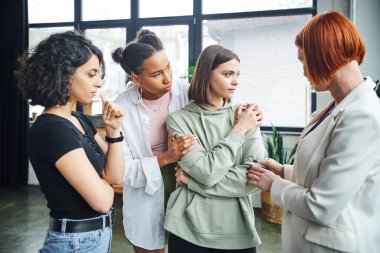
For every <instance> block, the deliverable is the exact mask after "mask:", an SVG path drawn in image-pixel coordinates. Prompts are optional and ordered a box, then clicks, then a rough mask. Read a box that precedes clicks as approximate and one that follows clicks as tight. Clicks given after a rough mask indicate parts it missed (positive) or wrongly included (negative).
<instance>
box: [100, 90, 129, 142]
mask: <svg viewBox="0 0 380 253" xmlns="http://www.w3.org/2000/svg"><path fill="white" fill-rule="evenodd" d="M100 98H101V99H102V111H103V113H102V118H103V122H104V128H105V130H106V133H107V136H109V137H117V136H119V135H120V125H121V123H122V122H123V119H124V112H123V111H122V110H121V108H120V107H119V106H118V105H116V104H114V103H112V102H110V101H108V100H106V98H105V97H104V96H103V95H100Z"/></svg>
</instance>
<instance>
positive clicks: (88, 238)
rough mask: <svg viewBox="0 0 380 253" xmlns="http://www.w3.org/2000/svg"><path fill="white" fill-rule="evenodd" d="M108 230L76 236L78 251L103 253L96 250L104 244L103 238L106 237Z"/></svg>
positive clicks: (82, 252)
mask: <svg viewBox="0 0 380 253" xmlns="http://www.w3.org/2000/svg"><path fill="white" fill-rule="evenodd" d="M105 232H106V229H104V230H95V231H91V232H84V233H78V234H76V247H75V248H76V250H77V252H81V253H84V252H101V251H98V250H97V249H96V248H97V247H99V246H101V243H103V241H105V240H102V239H103V238H102V237H103V236H105V234H104V233H105Z"/></svg>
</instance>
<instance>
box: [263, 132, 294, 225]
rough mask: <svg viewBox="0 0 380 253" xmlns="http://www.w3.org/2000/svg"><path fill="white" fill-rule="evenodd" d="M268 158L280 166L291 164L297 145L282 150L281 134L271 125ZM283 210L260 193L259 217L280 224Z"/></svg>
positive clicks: (267, 194)
mask: <svg viewBox="0 0 380 253" xmlns="http://www.w3.org/2000/svg"><path fill="white" fill-rule="evenodd" d="M266 144H267V150H268V157H269V158H272V159H274V160H276V161H277V162H279V163H281V164H293V162H294V155H295V153H296V150H297V144H296V145H295V146H294V147H293V149H292V150H291V151H290V153H288V151H287V150H286V149H285V148H284V141H283V136H282V134H281V133H280V132H279V131H278V130H277V129H276V127H274V126H273V125H272V135H271V136H270V137H269V138H266ZM283 212H284V210H283V208H282V207H281V206H279V205H277V204H276V203H274V202H273V201H272V198H271V196H270V193H269V192H264V191H261V212H260V217H261V218H262V219H264V220H266V221H269V222H271V223H275V224H281V221H282V215H283Z"/></svg>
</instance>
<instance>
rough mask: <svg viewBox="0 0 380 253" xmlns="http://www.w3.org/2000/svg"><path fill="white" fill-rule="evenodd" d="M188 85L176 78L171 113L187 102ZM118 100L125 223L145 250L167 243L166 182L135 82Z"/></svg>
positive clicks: (131, 238)
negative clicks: (165, 228) (121, 111)
mask: <svg viewBox="0 0 380 253" xmlns="http://www.w3.org/2000/svg"><path fill="white" fill-rule="evenodd" d="M188 87H189V85H188V84H187V83H185V82H182V81H174V82H173V85H172V90H171V92H172V97H171V101H170V103H169V113H171V112H174V111H177V110H179V109H181V108H182V107H183V106H185V105H186V104H187V103H188V92H187V91H188ZM115 103H117V104H119V105H120V106H121V107H122V109H123V110H124V112H125V118H124V121H123V123H122V126H121V129H122V132H123V134H124V137H125V138H124V141H123V151H124V160H125V175H124V180H123V203H124V204H123V225H124V231H125V235H126V236H127V238H128V240H129V241H130V242H131V243H132V244H133V245H136V246H138V247H141V248H144V249H149V250H152V249H160V248H164V246H165V230H164V218H165V210H164V185H163V179H162V176H161V170H160V167H159V165H158V161H157V157H156V156H154V155H153V153H152V149H151V145H150V140H149V124H150V122H149V115H148V112H147V111H146V109H145V107H144V105H143V103H142V99H141V96H140V94H139V91H138V89H137V87H136V86H135V85H133V86H132V87H130V88H129V89H127V90H126V91H124V92H123V93H122V94H120V95H119V96H118V97H117V98H116V100H115Z"/></svg>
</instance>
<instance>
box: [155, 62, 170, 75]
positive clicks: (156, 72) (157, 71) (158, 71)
mask: <svg viewBox="0 0 380 253" xmlns="http://www.w3.org/2000/svg"><path fill="white" fill-rule="evenodd" d="M169 66H170V62H169V63H168V65H166V67H169ZM160 72H162V70H161V69H160V70H156V71H153V72H152V73H150V74H151V75H155V74H158V73H160Z"/></svg>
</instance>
